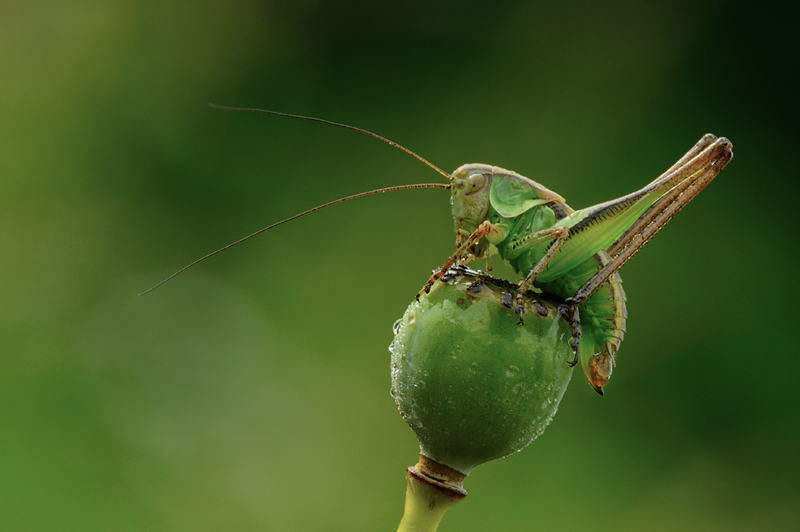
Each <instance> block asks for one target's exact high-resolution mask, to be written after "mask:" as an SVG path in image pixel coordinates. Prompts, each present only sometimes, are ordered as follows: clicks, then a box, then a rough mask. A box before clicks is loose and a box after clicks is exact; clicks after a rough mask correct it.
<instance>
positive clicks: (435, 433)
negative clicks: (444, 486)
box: [390, 266, 573, 475]
mask: <svg viewBox="0 0 800 532" xmlns="http://www.w3.org/2000/svg"><path fill="white" fill-rule="evenodd" d="M515 287H516V285H513V284H511V283H508V282H506V281H502V280H500V279H495V278H493V277H490V276H488V275H486V274H482V273H480V272H477V271H473V270H469V269H467V268H466V267H463V266H457V267H455V268H454V269H452V270H450V271H449V272H448V273H447V274H446V275H445V276H444V277H443V278H442V282H437V283H436V284H435V285H434V286H433V288H432V289H431V291H430V293H429V294H424V295H423V296H422V297H420V299H419V301H415V302H414V303H412V304H411V305H410V306H409V307H408V309H407V310H406V312H405V315H404V316H403V318H402V319H400V320H398V321H397V323H396V324H395V338H394V342H393V343H392V345H391V347H390V351H391V353H392V395H393V396H394V399H395V401H396V403H397V406H398V408H399V409H400V413H401V414H402V416H403V418H404V419H405V420H406V422H408V424H409V426H410V427H411V429H412V430H413V431H414V433H415V434H416V435H417V438H418V439H419V442H420V453H421V454H422V456H423V457H426V458H428V459H430V460H433V461H434V462H436V463H439V464H443V465H445V466H448V467H450V468H452V469H454V470H456V471H458V472H460V473H463V474H464V475H466V474H468V473H469V472H470V471H471V470H472V469H473V468H475V467H476V466H478V465H480V464H482V463H484V462H487V461H489V460H494V459H496V458H500V457H504V456H508V455H509V454H512V453H515V452H518V451H521V450H522V449H523V448H524V447H526V446H527V445H528V444H529V443H531V442H532V441H533V440H534V439H536V438H537V437H538V436H539V435H540V434H541V433H542V432H543V431H544V429H545V427H546V426H547V424H548V423H549V422H550V420H551V419H552V418H553V415H555V412H556V409H557V408H558V404H559V403H560V401H561V398H562V396H563V395H564V391H565V390H566V388H567V384H568V383H569V379H570V376H571V375H572V368H571V367H569V366H568V364H567V362H568V361H569V360H571V359H572V357H573V353H572V350H571V348H570V340H571V329H570V327H569V325H568V324H567V323H566V321H565V320H563V319H560V318H559V314H558V310H557V306H556V304H555V303H552V302H549V301H547V300H545V299H544V298H542V297H540V296H537V298H536V300H535V301H534V300H533V299H532V298H527V297H526V299H525V306H526V311H525V314H524V317H525V319H524V323H522V324H520V323H519V318H518V316H517V315H516V313H515V309H514V307H515V306H516V300H515V298H516V292H515V291H514V289H515Z"/></svg>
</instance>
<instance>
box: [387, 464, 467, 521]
mask: <svg viewBox="0 0 800 532" xmlns="http://www.w3.org/2000/svg"><path fill="white" fill-rule="evenodd" d="M464 478H466V475H464V474H463V473H460V472H458V471H456V470H454V469H451V468H449V467H447V466H445V465H442V464H439V463H437V462H434V461H433V460H431V459H429V458H427V457H425V456H422V455H420V457H419V463H417V465H415V466H413V467H409V468H408V471H407V474H406V481H407V487H406V506H405V511H404V512H403V519H402V520H401V521H400V527H399V528H398V529H397V532H434V531H435V530H436V529H437V528H438V527H439V523H440V522H441V520H442V517H444V514H445V512H447V510H449V509H450V508H451V507H452V506H455V505H456V504H457V503H458V502H460V501H461V500H462V499H463V498H464V497H466V496H467V492H466V491H464V486H463V482H464Z"/></svg>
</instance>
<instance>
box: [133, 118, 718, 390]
mask: <svg viewBox="0 0 800 532" xmlns="http://www.w3.org/2000/svg"><path fill="white" fill-rule="evenodd" d="M211 106H212V107H215V108H218V109H227V110H231V111H248V112H257V113H265V114H271V115H277V116H286V117H289V118H299V119H303V120H310V121H314V122H321V123H325V124H329V125H334V126H337V127H343V128H346V129H350V130H353V131H357V132H359V133H364V134H367V135H369V136H372V137H375V138H377V139H379V140H382V141H383V142H386V143H388V144H390V145H392V146H394V147H396V148H398V149H400V150H402V151H404V152H406V153H408V154H409V155H412V156H413V157H415V158H416V159H418V160H420V161H421V162H423V163H424V164H426V165H427V166H429V167H431V168H432V169H434V170H435V171H437V172H438V173H439V174H441V175H442V176H444V177H445V178H447V180H448V181H449V184H443V183H423V184H415V185H401V186H397V187H388V188H383V189H378V190H372V191H369V192H362V193H360V194H355V195H352V196H347V197H344V198H340V199H338V200H335V201H332V202H329V203H326V204H323V205H320V206H318V207H314V208H312V209H309V210H307V211H304V212H302V213H299V214H297V215H295V216H292V217H290V218H287V219H285V220H281V221H280V222H277V223H274V224H272V225H270V226H267V227H265V228H263V229H260V230H258V231H256V232H254V233H252V234H250V235H248V236H246V237H244V238H241V239H239V240H237V241H235V242H233V243H231V244H228V245H227V246H224V247H222V248H220V249H218V250H216V251H214V252H212V253H209V254H208V255H205V256H203V257H201V258H199V259H197V260H196V261H194V262H192V263H190V264H188V265H187V266H185V267H183V268H182V269H180V270H178V271H177V272H175V273H174V274H172V275H171V276H169V277H167V278H166V279H164V280H163V281H161V282H160V283H158V284H157V285H155V286H153V287H152V288H150V289H148V290H146V291H145V292H142V294H140V295H144V294H146V293H148V292H150V291H151V290H154V289H155V288H157V287H159V286H161V285H162V284H164V283H165V282H167V281H169V280H170V279H172V278H173V277H175V276H176V275H178V274H180V273H182V272H184V271H185V270H187V269H188V268H190V267H192V266H194V265H195V264H197V263H198V262H201V261H203V260H205V259H207V258H209V257H211V256H213V255H216V254H217V253H220V252H222V251H224V250H226V249H228V248H230V247H233V246H235V245H237V244H240V243H242V242H244V241H245V240H248V239H250V238H253V237H254V236H256V235H258V234H261V233H263V232H265V231H268V230H270V229H272V228H274V227H277V226H279V225H282V224H284V223H286V222H289V221H292V220H294V219H296V218H299V217H301V216H305V215H306V214H310V213H312V212H314V211H317V210H319V209H323V208H325V207H329V206H331V205H335V204H337V203H342V202H344V201H349V200H351V199H356V198H361V197H364V196H369V195H372V194H378V193H382V192H387V191H394V190H407V189H415V188H444V189H449V190H450V191H451V198H452V201H451V204H452V210H453V218H454V220H455V232H456V251H455V253H453V254H452V255H451V256H450V258H449V259H447V261H445V263H444V264H443V265H442V267H441V268H438V269H437V270H435V271H434V272H433V273H432V275H431V277H430V279H429V280H428V282H427V283H426V285H425V286H424V287H423V289H422V290H421V291H420V292H419V293H418V294H417V297H419V296H420V295H421V294H422V293H423V292H427V291H428V290H430V288H431V286H432V285H433V284H434V283H435V282H436V281H437V280H439V278H441V277H442V275H444V273H445V272H446V271H448V270H449V269H450V267H452V266H453V265H454V264H457V263H461V264H465V263H468V262H470V261H472V260H475V259H484V258H485V259H489V258H490V257H491V256H492V255H494V254H497V255H499V256H500V257H501V258H502V259H504V260H505V261H506V262H508V263H509V265H510V266H511V267H512V268H513V269H514V271H515V272H517V273H518V274H520V275H524V276H525V278H524V279H523V280H522V281H520V283H519V289H518V296H517V300H516V304H514V303H513V302H510V303H509V304H510V305H512V306H513V307H514V310H515V312H516V313H517V314H518V315H519V322H520V324H522V323H523V319H524V308H525V307H524V305H523V304H522V298H523V296H524V295H525V294H526V293H527V292H528V291H529V290H531V289H532V287H533V288H534V289H535V290H536V291H542V292H546V293H549V294H553V295H555V296H557V297H559V298H561V299H563V300H564V304H563V305H562V306H561V312H562V314H563V315H564V316H565V317H566V318H567V319H568V320H569V323H570V324H571V327H572V349H573V353H574V358H573V359H572V360H570V361H568V362H567V363H568V364H569V365H570V366H574V365H575V364H577V363H578V362H579V361H580V362H581V366H582V368H583V370H584V373H585V374H586V377H587V379H588V380H589V384H591V386H592V388H594V390H595V391H597V392H598V393H599V394H600V395H603V387H604V386H605V385H606V383H607V382H608V380H609V378H610V377H611V372H612V369H613V367H614V366H615V365H616V363H615V356H616V353H617V351H618V350H619V346H620V343H621V342H622V339H623V337H624V333H625V321H626V319H627V311H626V308H625V293H624V291H623V289H622V284H621V283H622V279H621V278H620V276H619V274H618V273H617V270H619V268H620V267H621V266H622V265H623V264H625V262H627V261H628V260H629V259H630V258H631V257H632V256H633V255H634V254H635V253H636V252H637V251H639V249H641V248H642V246H644V244H646V243H647V242H648V241H649V240H650V238H652V237H653V236H654V235H655V234H656V233H657V232H658V231H659V230H661V228H662V227H664V225H665V224H666V223H667V222H668V221H669V220H670V219H672V217H673V216H675V214H677V213H678V211H680V210H681V209H682V208H683V207H684V206H685V205H686V204H687V203H689V202H690V201H691V200H692V199H693V198H694V197H695V196H696V195H697V194H698V193H699V192H700V191H701V190H702V189H703V188H705V187H706V186H707V185H708V184H709V183H710V182H711V181H712V180H713V179H714V177H716V176H717V174H719V172H720V171H722V169H723V168H724V167H725V165H726V164H728V162H730V160H731V159H732V158H733V145H732V144H731V142H730V141H729V140H728V139H726V138H724V137H716V136H715V135H711V134H707V135H705V136H703V137H702V138H701V139H700V140H699V141H698V142H697V143H696V144H695V145H694V146H693V147H692V149H690V150H689V151H688V152H686V154H685V155H684V156H683V157H681V158H680V159H679V160H678V161H677V162H676V163H675V164H673V165H672V166H671V167H670V168H669V169H667V171H666V172H664V173H663V174H661V176H659V177H658V178H656V179H655V180H653V181H652V182H650V183H649V184H648V185H647V186H645V187H644V188H642V189H640V190H638V191H636V192H633V193H631V194H628V195H626V196H623V197H621V198H617V199H614V200H611V201H608V202H605V203H601V204H598V205H594V206H592V207H587V208H585V209H580V210H577V211H576V210H573V209H572V208H571V207H569V205H567V203H566V202H565V201H564V198H562V197H561V196H559V195H558V194H557V193H555V192H553V191H551V190H549V189H547V188H545V187H544V186H542V185H540V184H539V183H537V182H536V181H533V180H531V179H528V178H526V177H523V176H522V175H520V174H517V173H516V172H512V171H510V170H505V169H503V168H500V167H497V166H489V165H485V164H466V165H464V166H461V167H460V168H458V169H457V170H456V171H455V172H453V174H448V173H446V172H444V171H443V170H441V169H439V168H438V167H436V166H435V165H433V164H432V163H430V162H429V161H427V160H426V159H424V158H422V157H420V156H419V155H417V154H416V153H414V152H412V151H411V150H409V149H407V148H404V147H403V146H401V145H399V144H397V143H395V142H392V141H391V140H388V139H386V138H384V137H381V136H380V135H377V134H375V133H372V132H369V131H366V130H364V129H361V128H357V127H354V126H348V125H345V124H339V123H336V122H331V121H328V120H323V119H320V118H312V117H306V116H299V115H292V114H287V113H279V112H275V111H267V110H262V109H249V108H233V107H222V106H216V105H213V104H212V105H211Z"/></svg>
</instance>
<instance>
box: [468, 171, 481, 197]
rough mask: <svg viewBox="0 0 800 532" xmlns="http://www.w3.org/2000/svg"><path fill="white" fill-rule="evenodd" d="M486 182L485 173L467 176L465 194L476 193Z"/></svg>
mask: <svg viewBox="0 0 800 532" xmlns="http://www.w3.org/2000/svg"><path fill="white" fill-rule="evenodd" d="M484 184H486V176H485V175H483V174H472V175H471V176H469V177H468V178H467V183H466V186H465V187H464V188H465V190H464V194H467V195H468V194H474V193H475V192H477V191H479V190H480V189H482V188H483V185H484Z"/></svg>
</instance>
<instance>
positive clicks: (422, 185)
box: [139, 115, 450, 296]
mask: <svg viewBox="0 0 800 532" xmlns="http://www.w3.org/2000/svg"><path fill="white" fill-rule="evenodd" d="M289 116H291V115H289ZM309 120H316V119H309ZM403 149H405V148H403ZM431 166H433V165H431ZM434 168H435V167H434ZM414 188H444V189H449V188H450V185H446V184H444V183H420V184H417V185H400V186H396V187H387V188H379V189H377V190H370V191H369V192H361V193H359V194H353V195H352V196H346V197H344V198H339V199H337V200H334V201H329V202H328V203H325V204H323V205H317V206H316V207H314V208H313V209H308V210H307V211H304V212H301V213H300V214H295V215H294V216H290V217H289V218H286V219H285V220H281V221H280V222H276V223H274V224H272V225H270V226H267V227H265V228H263V229H259V230H258V231H256V232H255V233H251V234H249V235H247V236H246V237H244V238H240V239H239V240H237V241H236V242H231V243H230V244H228V245H227V246H223V247H221V248H219V249H218V250H216V251H212V252H211V253H209V254H208V255H206V256H204V257H200V258H199V259H197V260H196V261H194V262H192V263H190V264H187V265H186V266H184V267H183V268H181V269H180V270H178V271H177V272H175V273H173V274H172V275H170V276H169V277H167V278H166V279H164V280H163V281H161V282H160V283H158V284H157V285H155V286H153V287H151V288H148V289H147V290H145V291H144V292H142V293H141V294H139V295H140V296H143V295H145V294H147V293H148V292H152V291H153V290H155V289H156V288H158V287H159V286H161V285H162V284H164V283H166V282H167V281H169V280H170V279H172V278H174V277H176V276H178V275H180V274H182V273H183V272H185V271H186V270H188V269H189V268H191V267H192V266H194V265H195V264H197V263H198V262H203V261H204V260H206V259H207V258H209V257H213V256H214V255H216V254H217V253H222V252H223V251H225V250H226V249H230V248H232V247H233V246H235V245H237V244H241V243H242V242H244V241H245V240H250V239H251V238H253V237H254V236H257V235H260V234H261V233H263V232H264V231H269V230H270V229H272V228H274V227H278V226H279V225H283V224H285V223H286V222H291V221H292V220H296V219H297V218H300V217H301V216H305V215H306V214H311V213H312V212H314V211H318V210H320V209H324V208H325V207H330V206H331V205H336V204H337V203H343V202H345V201H350V200H352V199H357V198H363V197H364V196H372V195H373V194H380V193H383V192H392V191H394V190H410V189H414Z"/></svg>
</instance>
